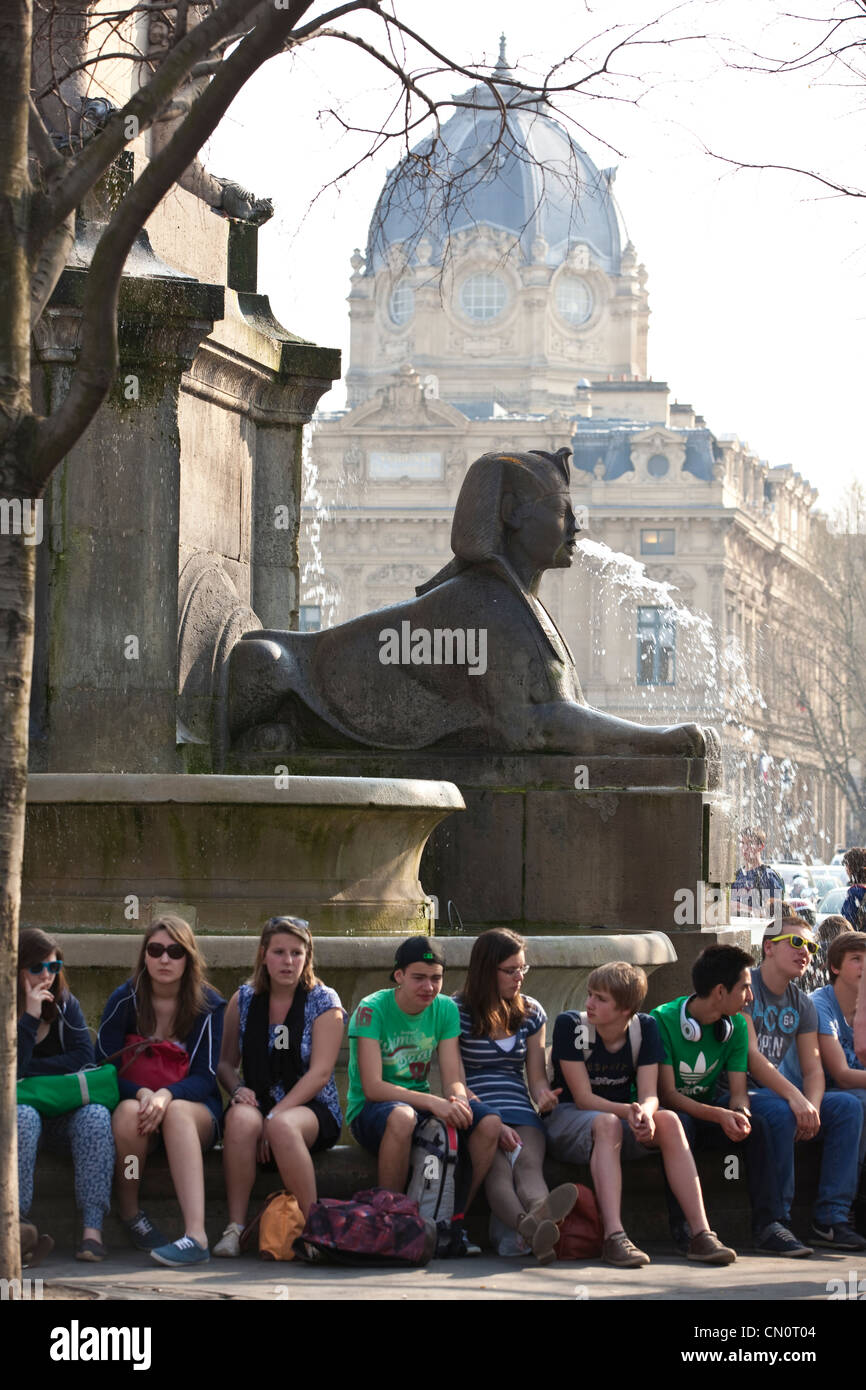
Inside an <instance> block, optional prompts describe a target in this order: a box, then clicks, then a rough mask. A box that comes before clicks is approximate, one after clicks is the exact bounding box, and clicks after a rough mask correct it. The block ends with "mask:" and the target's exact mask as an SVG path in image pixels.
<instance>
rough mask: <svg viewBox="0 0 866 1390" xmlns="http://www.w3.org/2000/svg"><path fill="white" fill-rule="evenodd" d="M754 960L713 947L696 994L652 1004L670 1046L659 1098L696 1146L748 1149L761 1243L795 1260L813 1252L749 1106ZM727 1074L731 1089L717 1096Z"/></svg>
mask: <svg viewBox="0 0 866 1390" xmlns="http://www.w3.org/2000/svg"><path fill="white" fill-rule="evenodd" d="M751 966H752V958H751V956H750V955H747V953H746V952H745V951H741V950H740V949H739V947H738V946H708V947H707V948H706V950H705V951H702V952H701V954H700V955H699V956H698V958H697V960H696V961H695V963H694V965H693V966H692V984H693V985H694V988H695V992H694V994H691V995H688V996H683V997H682V998H680V999H672V1000H671V1002H670V1003H669V1004H661V1005H660V1006H659V1007H658V1008H657V1009H653V1011H652V1017H653V1018H654V1019H655V1020H656V1022H657V1023H658V1025H659V1032H660V1033H661V1037H662V1044H663V1046H664V1050H665V1060H664V1063H663V1064H662V1066H661V1067H660V1068H659V1099H660V1100H661V1103H662V1105H664V1106H666V1107H667V1108H668V1109H670V1110H676V1111H677V1112H678V1114H679V1117H680V1120H681V1121H682V1126H683V1129H684V1130H685V1132H686V1138H687V1139H688V1141H689V1144H690V1145H691V1147H692V1149H695V1148H709V1149H721V1150H722V1151H726V1150H728V1149H729V1148H730V1145H731V1144H732V1143H734V1144H736V1145H738V1146H740V1147H742V1149H743V1150H744V1152H745V1155H746V1177H747V1180H748V1184H749V1198H750V1201H751V1206H752V1226H753V1230H754V1236H755V1248H756V1249H757V1250H761V1251H763V1252H764V1253H765V1254H772V1255H786V1256H788V1257H792V1258H794V1259H797V1258H802V1257H803V1256H804V1255H811V1254H812V1251H811V1249H810V1248H809V1246H807V1245H803V1244H802V1242H801V1241H799V1240H798V1239H797V1237H796V1236H795V1235H793V1234H792V1232H791V1231H789V1230H788V1229H787V1227H786V1226H785V1225H784V1224H783V1221H782V1217H783V1214H784V1205H783V1202H782V1193H781V1189H780V1186H779V1179H778V1175H777V1173H776V1168H775V1164H774V1161H773V1149H772V1144H771V1141H770V1132H769V1127H768V1125H767V1122H766V1120H764V1119H763V1117H762V1116H760V1115H754V1116H753V1115H752V1114H751V1113H750V1111H749V1094H748V1090H747V1080H746V1067H747V1060H748V1054H749V1032H748V1026H747V1024H746V1020H745V1018H744V1017H743V1014H742V1010H743V1008H744V1007H745V1006H746V1005H747V1004H749V1003H750V1002H751V1000H752V988H751ZM723 1072H727V1085H728V1092H729V1093H726V1094H720V1095H719V1094H717V1090H718V1083H719V1079H720V1077H721V1076H722V1073H723ZM668 1205H669V1208H670V1214H671V1229H672V1231H673V1234H674V1240H675V1241H677V1242H678V1243H680V1242H681V1240H682V1228H683V1226H684V1219H683V1215H682V1212H681V1211H680V1209H679V1207H678V1205H677V1203H676V1200H675V1199H674V1198H673V1196H672V1194H670V1193H669V1194H668Z"/></svg>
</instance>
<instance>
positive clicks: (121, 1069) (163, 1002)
mask: <svg viewBox="0 0 866 1390" xmlns="http://www.w3.org/2000/svg"><path fill="white" fill-rule="evenodd" d="M204 972H205V965H204V961H203V959H202V956H201V954H200V952H199V949H198V945H197V944H196V939H195V936H194V935H193V932H192V928H191V927H190V926H189V925H188V923H186V922H184V921H183V919H182V918H181V917H174V916H170V915H167V916H164V917H159V918H157V920H156V921H155V922H151V924H150V926H149V927H148V928H147V930H146V931H145V933H144V940H143V941H142V944H141V951H140V952H139V956H138V961H137V963H136V966H135V971H134V973H133V976H132V978H131V979H129V980H127V981H126V983H125V984H123V985H121V986H120V988H119V989H116V990H115V991H114V993H113V994H112V996H111V998H110V999H109V1000H108V1003H107V1004H106V1006H105V1010H104V1012H103V1015H102V1022H101V1024H100V1026H99V1032H98V1034H97V1038H96V1048H97V1053H98V1055H99V1057H100V1058H102V1059H110V1060H112V1061H113V1060H114V1058H115V1056H117V1066H118V1085H119V1088H120V1104H119V1105H118V1107H117V1109H116V1110H115V1112H114V1116H113V1125H114V1139H115V1144H116V1146H117V1193H118V1207H119V1211H120V1217H121V1220H122V1221H123V1224H124V1226H125V1227H126V1229H127V1231H128V1232H129V1237H130V1240H131V1241H132V1244H133V1245H134V1246H135V1248H136V1249H137V1250H146V1251H149V1252H150V1255H151V1257H152V1258H153V1259H154V1260H156V1262H157V1263H158V1264H161V1265H168V1266H169V1267H172V1268H175V1267H185V1266H186V1265H195V1264H202V1263H204V1262H205V1261H207V1260H209V1259H210V1253H209V1251H208V1242H207V1234H206V1232H205V1225H204V1163H203V1161H202V1154H203V1153H206V1152H207V1150H208V1149H210V1148H211V1147H212V1146H213V1144H214V1143H215V1142H216V1140H217V1139H218V1138H219V1134H220V1129H221V1124H222V1102H221V1101H220V1094H219V1087H218V1085H217V1075H216V1072H217V1063H218V1062H219V1055H220V1045H221V1042H222V1029H223V1013H224V1010H225V1000H224V999H223V998H221V996H220V995H219V994H217V992H216V990H214V989H213V988H212V987H211V986H210V985H209V984H208V982H207V980H206V979H205V973H204ZM160 1139H161V1140H162V1142H163V1144H164V1145H165V1152H166V1155H167V1158H168V1166H169V1171H170V1173H171V1178H172V1182H173V1183H174V1190H175V1192H176V1193H177V1199H178V1202H179V1203H180V1209H181V1212H182V1214H183V1220H184V1234H183V1235H182V1236H181V1237H180V1239H179V1240H175V1241H172V1242H168V1241H167V1240H166V1239H165V1236H164V1235H163V1234H162V1233H161V1232H160V1231H158V1230H157V1228H156V1227H155V1226H154V1224H153V1222H152V1221H151V1220H150V1219H149V1218H148V1217H147V1216H146V1214H145V1213H144V1212H143V1211H142V1210H141V1208H140V1206H139V1202H138V1191H139V1184H140V1179H141V1174H142V1171H143V1169H144V1165H145V1162H146V1160H147V1155H148V1154H149V1153H152V1152H153V1150H154V1149H155V1148H156V1147H157V1144H158V1143H159V1141H160ZM131 1158H134V1159H135V1160H136V1162H135V1163H134V1164H131V1163H130V1159H131Z"/></svg>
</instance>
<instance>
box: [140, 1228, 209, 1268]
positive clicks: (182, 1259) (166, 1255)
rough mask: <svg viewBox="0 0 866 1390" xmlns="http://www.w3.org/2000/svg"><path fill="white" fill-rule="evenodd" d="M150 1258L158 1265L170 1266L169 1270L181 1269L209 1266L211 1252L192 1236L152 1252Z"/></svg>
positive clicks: (182, 1237) (183, 1237)
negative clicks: (188, 1266) (184, 1267)
mask: <svg viewBox="0 0 866 1390" xmlns="http://www.w3.org/2000/svg"><path fill="white" fill-rule="evenodd" d="M150 1257H151V1259H152V1260H156V1262H157V1264H160V1265H168V1267H169V1269H179V1268H181V1267H183V1266H186V1265H204V1264H207V1262H208V1260H209V1259H210V1251H209V1250H208V1248H207V1246H206V1245H199V1243H198V1241H197V1240H193V1238H192V1236H181V1238H180V1240H173V1241H172V1242H171V1244H170V1245H161V1246H160V1247H159V1249H158V1250H151V1252H150Z"/></svg>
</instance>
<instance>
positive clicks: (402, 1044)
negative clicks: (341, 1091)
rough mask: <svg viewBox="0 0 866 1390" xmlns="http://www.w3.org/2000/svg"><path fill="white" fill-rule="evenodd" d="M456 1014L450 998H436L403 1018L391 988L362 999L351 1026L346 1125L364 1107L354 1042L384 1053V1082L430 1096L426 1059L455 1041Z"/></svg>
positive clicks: (457, 1021)
mask: <svg viewBox="0 0 866 1390" xmlns="http://www.w3.org/2000/svg"><path fill="white" fill-rule="evenodd" d="M459 1036H460V1014H459V1013H458V1011H457V1005H456V1004H455V1003H454V1000H453V999H449V998H448V996H447V995H445V994H437V995H436V998H435V999H434V1000H433V1002H432V1003H431V1004H429V1005H428V1007H427V1008H426V1009H424V1011H423V1013H420V1014H404V1012H403V1010H402V1009H398V1007H397V1005H396V1004H395V1002H394V991H393V989H380V990H378V991H377V992H376V993H375V994H368V995H367V997H366V999H362V1000H361V1002H360V1004H359V1005H358V1007H357V1009H356V1010H355V1012H354V1014H353V1015H352V1019H351V1022H350V1024H349V1097H348V1104H347V1106H346V1123H347V1124H351V1123H352V1121H353V1120H354V1118H355V1116H356V1115H358V1114H360V1112H361V1110H363V1108H364V1105H365V1104H366V1100H367V1097H366V1096H365V1095H364V1090H363V1087H362V1086H361V1071H360V1068H359V1066H358V1042H357V1040H358V1038H375V1039H376V1040H377V1042H378V1043H379V1047H380V1048H381V1051H382V1080H383V1081H387V1082H388V1083H389V1085H391V1086H405V1088H406V1090H407V1091H425V1092H427V1093H428V1094H429V1091H430V1082H429V1081H428V1079H427V1077H428V1073H429V1071H430V1059H431V1058H432V1056H433V1053H434V1052H435V1051H436V1049H437V1047H438V1046H439V1044H440V1043H441V1042H442V1041H443V1040H444V1039H445V1038H459Z"/></svg>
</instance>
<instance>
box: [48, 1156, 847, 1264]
mask: <svg viewBox="0 0 866 1390" xmlns="http://www.w3.org/2000/svg"><path fill="white" fill-rule="evenodd" d="M731 1148H732V1149H734V1145H732V1146H731ZM819 1158H820V1150H819V1149H818V1148H817V1147H816V1146H815V1145H809V1146H808V1147H802V1146H801V1147H800V1148H799V1149H798V1152H797V1200H796V1202H795V1207H794V1214H793V1219H792V1226H793V1228H794V1230H795V1231H796V1232H797V1233H798V1234H799V1235H800V1236H801V1238H805V1234H806V1232H807V1230H808V1223H809V1213H810V1204H811V1199H812V1198H813V1197H814V1194H815V1191H816V1188H817V1181H818V1163H819ZM315 1163H316V1172H317V1180H318V1188H319V1193H320V1195H321V1196H326V1197H342V1198H347V1197H351V1196H352V1195H353V1193H355V1192H356V1191H361V1190H363V1189H364V1188H368V1187H374V1186H375V1184H376V1162H375V1159H373V1158H372V1157H371V1156H370V1155H369V1154H367V1153H366V1152H365V1151H364V1150H363V1149H360V1148H359V1147H358V1146H357V1145H356V1144H354V1143H349V1144H340V1145H338V1146H337V1147H336V1148H333V1149H330V1150H328V1152H327V1153H324V1154H317V1155H316V1159H315ZM725 1164H726V1155H724V1154H699V1155H698V1172H699V1174H700V1178H701V1185H702V1187H703V1192H704V1202H705V1205H706V1207H707V1213H708V1216H709V1220H710V1225H711V1226H712V1227H713V1229H714V1230H716V1231H717V1232H718V1234H719V1236H720V1237H721V1239H722V1240H724V1241H726V1242H727V1243H729V1244H731V1245H733V1246H734V1247H735V1248H737V1249H743V1250H746V1249H748V1248H750V1245H751V1224H750V1219H749V1198H748V1191H747V1189H746V1179H745V1174H744V1170H743V1166H742V1164H741V1166H740V1176H739V1177H737V1178H726V1177H725V1175H724V1173H725ZM623 1166H624V1181H623V1225H624V1227H625V1229H626V1230H627V1231H628V1234H629V1235H630V1236H631V1238H632V1240H634V1241H635V1243H636V1244H638V1245H642V1244H644V1243H646V1244H650V1245H652V1244H661V1245H666V1244H669V1243H670V1236H669V1231H668V1221H667V1207H666V1203H665V1194H664V1182H663V1177H662V1170H661V1160H660V1158H658V1157H655V1156H653V1157H649V1158H646V1159H644V1160H641V1161H639V1162H633V1163H627V1164H624V1165H623ZM545 1177H546V1179H547V1182H548V1184H549V1185H550V1186H551V1187H554V1186H556V1184H558V1183H561V1182H582V1183H586V1184H588V1185H589V1184H590V1176H589V1168H588V1166H585V1165H581V1166H579V1167H566V1166H565V1165H564V1164H560V1163H555V1162H552V1161H548V1162H547V1163H546V1164H545ZM205 1185H206V1192H207V1231H208V1237H209V1239H210V1241H211V1243H212V1244H213V1243H214V1242H215V1241H217V1240H218V1239H219V1237H220V1234H221V1233H222V1230H223V1228H224V1227H225V1225H226V1222H227V1220H228V1217H227V1209H226V1198H225V1184H224V1181H223V1168H222V1154H221V1152H219V1151H213V1152H211V1153H209V1154H208V1155H206V1157H205ZM279 1186H280V1178H279V1174H277V1173H275V1172H274V1173H269V1172H268V1173H266V1172H259V1174H258V1176H257V1178H256V1184H255V1187H254V1189H253V1195H252V1199H251V1202H250V1212H251V1213H253V1212H255V1211H257V1210H258V1208H259V1206H260V1205H261V1204H262V1203H263V1202H264V1199H265V1198H266V1197H267V1195H268V1193H270V1192H273V1191H276V1190H277V1189H278V1188H279ZM142 1205H143V1206H144V1208H145V1210H146V1211H147V1213H148V1215H149V1216H150V1218H151V1220H152V1221H153V1222H154V1223H155V1224H156V1225H158V1226H159V1227H160V1228H161V1229H162V1230H163V1232H164V1233H165V1235H166V1236H167V1237H168V1238H169V1239H175V1238H176V1237H177V1236H178V1235H180V1234H181V1230H182V1228H181V1224H180V1209H179V1207H178V1205H177V1200H176V1198H175V1195H174V1189H173V1187H172V1182H171V1176H170V1174H169V1171H168V1165H167V1163H166V1160H165V1155H164V1154H159V1155H156V1156H154V1158H153V1159H151V1160H150V1161H149V1162H148V1165H147V1168H146V1170H145V1175H144V1180H143V1183H142ZM31 1217H32V1219H33V1220H34V1221H35V1222H36V1224H37V1226H38V1227H39V1229H40V1230H41V1231H48V1232H50V1234H51V1235H52V1236H54V1239H55V1241H56V1242H57V1243H58V1245H59V1246H61V1247H66V1248H69V1247H71V1246H73V1245H74V1244H75V1242H76V1240H77V1239H78V1237H79V1236H80V1229H79V1226H78V1219H79V1218H78V1213H77V1211H76V1209H75V1198H74V1189H73V1171H72V1163H71V1161H70V1160H68V1159H64V1158H62V1157H59V1156H55V1155H52V1154H47V1153H46V1154H40V1156H39V1161H38V1164H37V1169H36V1183H35V1195H34V1200H33V1208H32V1211H31ZM488 1217H489V1213H488V1208H487V1203H486V1201H485V1199H484V1194H483V1193H481V1194H480V1196H479V1197H478V1199H477V1200H476V1202H475V1205H474V1206H473V1209H472V1211H471V1213H470V1221H469V1227H470V1231H471V1233H472V1235H473V1237H474V1239H475V1240H476V1241H477V1242H478V1243H479V1244H483V1245H487V1244H488V1238H487V1223H488ZM105 1239H106V1243H107V1244H108V1246H109V1247H115V1248H118V1247H120V1248H123V1247H125V1246H126V1245H127V1236H126V1233H125V1231H124V1230H123V1228H122V1226H121V1224H120V1221H119V1220H118V1218H117V1216H116V1215H115V1213H114V1211H112V1213H111V1214H110V1216H109V1218H108V1221H107V1223H106V1227H105Z"/></svg>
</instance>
